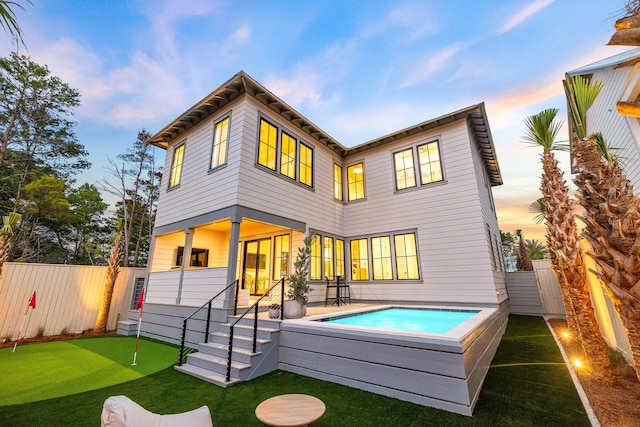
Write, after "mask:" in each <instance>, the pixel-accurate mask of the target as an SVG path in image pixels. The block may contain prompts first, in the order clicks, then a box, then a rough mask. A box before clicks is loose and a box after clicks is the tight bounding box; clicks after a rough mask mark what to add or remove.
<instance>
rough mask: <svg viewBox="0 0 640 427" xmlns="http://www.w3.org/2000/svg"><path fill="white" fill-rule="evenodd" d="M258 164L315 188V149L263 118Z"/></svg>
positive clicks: (261, 120)
mask: <svg viewBox="0 0 640 427" xmlns="http://www.w3.org/2000/svg"><path fill="white" fill-rule="evenodd" d="M257 163H258V164H259V165H261V166H264V167H266V168H268V169H271V170H272V171H275V172H279V173H280V175H282V176H286V177H287V178H290V179H292V180H295V181H298V182H300V183H301V184H304V185H307V186H309V187H313V149H312V148H311V147H310V146H308V145H307V144H304V143H303V142H301V141H300V140H298V139H296V138H295V137H294V136H292V135H290V134H289V133H287V132H285V131H283V130H281V129H278V127H276V126H275V125H273V124H271V123H269V122H268V121H267V120H265V119H263V118H261V119H260V136H259V139H258V158H257Z"/></svg>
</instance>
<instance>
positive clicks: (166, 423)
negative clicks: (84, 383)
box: [100, 396, 213, 427]
mask: <svg viewBox="0 0 640 427" xmlns="http://www.w3.org/2000/svg"><path fill="white" fill-rule="evenodd" d="M100 425H101V426H102V427H187V426H189V427H191V426H193V427H213V423H212V422H211V413H210V412H209V408H208V407H206V406H201V407H200V408H198V409H194V410H193V411H189V412H183V413H181V414H169V415H159V414H154V413H153V412H150V411H147V410H146V409H144V408H143V407H142V406H140V405H138V404H137V403H136V402H134V401H133V400H131V399H129V398H128V397H127V396H111V397H109V398H108V399H107V400H105V401H104V405H103V407H102V415H101V416H100Z"/></svg>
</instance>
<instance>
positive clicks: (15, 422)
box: [0, 316, 590, 427]
mask: <svg viewBox="0 0 640 427" xmlns="http://www.w3.org/2000/svg"><path fill="white" fill-rule="evenodd" d="M493 363H494V365H492V368H491V369H490V370H489V373H488V375H487V378H486V380H485V385H484V387H483V389H482V392H481V394H480V399H479V401H478V404H477V406H476V409H475V412H474V416H473V417H465V416H462V415H456V414H452V413H448V412H445V411H440V410H436V409H432V408H427V407H422V406H419V405H415V404H412V403H408V402H403V401H400V400H396V399H392V398H388V397H384V396H379V395H376V394H372V393H368V392H364V391H360V390H355V389H352V388H348V387H344V386H340V385H337V384H333V383H329V382H325V381H320V380H315V379H312V378H307V377H303V376H299V375H295V374H292V373H288V372H282V371H276V372H272V373H270V374H268V375H264V376H262V377H260V378H257V379H255V380H253V381H250V382H247V383H242V384H239V385H236V386H234V387H231V388H228V389H222V388H220V387H217V386H214V385H212V384H209V383H206V382H204V381H200V380H198V379H195V378H192V377H190V376H187V375H184V374H181V373H179V372H176V371H175V370H174V369H173V368H168V369H165V370H163V371H160V372H157V373H155V374H151V375H148V376H146V377H144V378H140V379H137V380H134V381H130V382H128V383H123V384H117V385H113V386H110V387H105V388H101V389H99V390H92V391H88V392H85V393H79V394H74V395H71V396H67V397H62V398H56V399H50V400H44V401H39V402H33V403H28V404H23V405H13V406H5V407H0V425H3V426H5V425H7V426H23V425H24V426H32V425H48V426H56V425H60V426H63V425H65V426H76V425H97V424H98V423H99V421H98V420H99V417H100V413H101V411H102V404H103V403H104V400H105V399H106V398H108V397H109V396H113V395H119V394H125V395H127V396H129V397H130V398H132V399H133V400H134V401H136V402H138V403H140V404H141V405H142V406H144V407H145V408H146V409H148V410H150V411H153V412H157V413H161V414H167V413H176V412H183V411H187V410H191V409H195V408H197V407H199V406H202V405H207V406H208V407H209V409H210V410H211V414H212V418H213V421H214V425H215V426H217V427H224V426H229V427H238V426H261V425H262V424H261V423H260V422H259V421H258V420H257V419H256V417H255V415H254V411H255V408H256V406H257V405H258V404H259V403H260V402H262V401H263V400H265V399H267V398H269V397H272V396H275V395H278V394H284V393H305V394H310V395H314V396H316V397H318V398H320V399H321V400H322V401H323V402H325V404H326V407H327V411H326V412H325V414H324V415H323V416H322V418H320V420H318V421H317V422H315V423H313V426H314V427H329V426H332V427H336V426H380V427H383V426H389V427H392V426H393V427H396V426H408V427H418V426H565V425H571V426H589V425H590V423H589V421H588V419H587V416H586V413H585V410H584V408H583V406H582V403H581V402H580V399H579V397H578V394H577V393H576V391H575V388H574V386H573V383H572V382H571V378H570V376H569V373H568V371H567V368H566V366H565V365H564V364H563V363H562V356H561V355H560V352H559V350H558V348H557V347H556V344H555V341H554V340H553V337H552V336H551V334H550V333H549V331H548V330H547V328H546V324H545V323H544V321H543V320H542V319H541V318H534V317H525V316H511V318H510V321H509V326H508V328H507V333H506V334H505V339H504V340H503V342H502V343H501V345H500V348H499V349H498V352H497V354H496V356H495V358H494V362H493ZM185 427H187V426H185Z"/></svg>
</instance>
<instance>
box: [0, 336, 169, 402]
mask: <svg viewBox="0 0 640 427" xmlns="http://www.w3.org/2000/svg"><path fill="white" fill-rule="evenodd" d="M134 350H135V338H133V337H122V336H105V337H100V338H80V339H74V340H68V341H55V342H47V343H42V344H26V345H19V346H18V347H17V348H16V351H15V353H13V352H12V351H13V347H5V348H3V349H0V369H1V370H2V372H1V373H0V375H2V378H1V379H0V385H1V386H0V406H3V405H14V404H18V403H26V402H35V401H37V400H44V399H51V398H54V397H62V396H68V395H70V394H75V393H81V392H85V391H88V390H96V389H99V388H103V387H107V386H112V385H114V384H119V383H123V382H127V381H131V380H136V379H138V378H142V377H144V376H146V375H149V374H152V373H154V372H158V371H160V370H162V369H165V368H167V367H169V366H171V365H172V364H174V363H175V361H176V360H177V356H176V355H177V349H176V348H175V347H172V346H168V345H165V344H163V343H160V342H155V341H152V340H146V339H141V340H140V342H139V347H138V359H137V362H138V363H136V366H132V365H131V363H132V362H133V352H134ZM149 356H152V357H149Z"/></svg>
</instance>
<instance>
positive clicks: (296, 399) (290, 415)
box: [256, 394, 326, 427]
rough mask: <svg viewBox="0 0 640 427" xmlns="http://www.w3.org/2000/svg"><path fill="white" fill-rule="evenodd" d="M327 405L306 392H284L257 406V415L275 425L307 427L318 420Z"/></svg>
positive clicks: (279, 426) (277, 426)
mask: <svg viewBox="0 0 640 427" xmlns="http://www.w3.org/2000/svg"><path fill="white" fill-rule="evenodd" d="M325 410H326V406H325V405H324V403H323V402H322V400H320V399H318V398H317V397H313V396H309V395H306V394H282V395H280V396H275V397H272V398H270V399H267V400H265V401H264V402H262V403H261V404H259V405H258V407H257V408H256V417H258V419H259V420H260V421H262V422H263V423H265V424H267V425H270V426H275V427H305V426H307V425H309V424H311V423H312V422H314V421H317V420H318V419H319V418H320V417H321V416H322V414H324V411H325Z"/></svg>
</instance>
